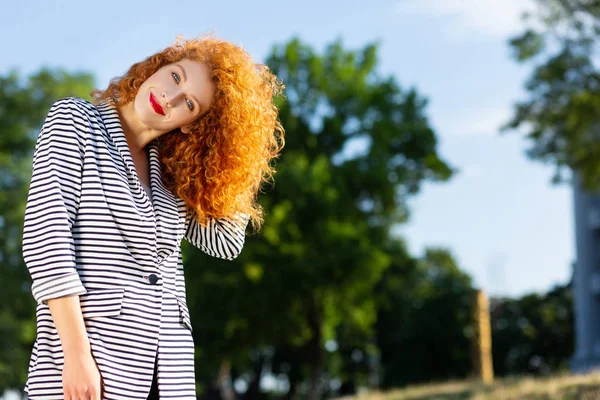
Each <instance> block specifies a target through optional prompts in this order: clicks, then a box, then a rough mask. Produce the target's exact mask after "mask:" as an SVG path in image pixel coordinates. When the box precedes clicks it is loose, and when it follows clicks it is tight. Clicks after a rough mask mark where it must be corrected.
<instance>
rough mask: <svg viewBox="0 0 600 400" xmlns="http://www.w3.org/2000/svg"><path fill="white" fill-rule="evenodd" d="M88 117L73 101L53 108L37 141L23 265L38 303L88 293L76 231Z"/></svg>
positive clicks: (25, 225) (25, 230)
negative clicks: (77, 251)
mask: <svg viewBox="0 0 600 400" xmlns="http://www.w3.org/2000/svg"><path fill="white" fill-rule="evenodd" d="M88 129H89V127H88V122H87V120H86V118H85V116H84V113H83V112H82V110H81V109H80V106H78V105H77V103H76V100H75V99H72V98H66V99H61V100H59V101H57V102H56V103H54V104H53V106H52V107H51V109H50V112H49V113H48V116H47V117H46V120H45V121H44V125H43V126H42V129H41V131H40V134H39V136H38V138H37V142H36V146H35V151H34V154H33V171H32V176H31V184H30V186H29V194H28V196H27V204H26V207H25V220H24V225H23V242H22V249H23V259H24V260H25V264H26V266H27V268H28V270H29V273H30V274H31V277H32V280H33V285H32V287H31V291H32V294H33V297H34V298H35V299H36V301H37V302H38V303H46V302H47V300H49V299H54V298H58V297H64V296H70V295H79V294H84V293H86V290H85V288H84V286H83V284H82V283H81V280H80V279H79V274H78V273H77V269H76V267H75V246H74V241H73V236H72V234H71V228H72V226H73V223H74V220H75V215H76V214H77V208H78V207H79V197H80V193H81V175H82V170H83V160H84V156H85V137H86V135H85V133H86V132H87V130H88Z"/></svg>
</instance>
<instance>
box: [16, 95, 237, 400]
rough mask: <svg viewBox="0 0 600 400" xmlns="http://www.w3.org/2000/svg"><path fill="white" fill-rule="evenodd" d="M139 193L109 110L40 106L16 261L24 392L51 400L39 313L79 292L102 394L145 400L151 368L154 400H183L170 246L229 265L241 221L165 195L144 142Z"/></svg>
mask: <svg viewBox="0 0 600 400" xmlns="http://www.w3.org/2000/svg"><path fill="white" fill-rule="evenodd" d="M149 166H150V178H151V185H150V188H151V194H152V196H151V197H149V196H148V194H147V193H146V191H145V190H144V188H143V186H142V184H141V182H140V180H139V178H138V176H137V172H136V169H135V166H134V163H133V159H132V157H131V153H130V151H129V147H128V145H127V142H126V140H125V135H124V133H123V130H122V128H121V123H120V120H119V117H118V114H117V111H116V109H115V107H114V105H113V104H112V103H106V102H105V103H100V104H98V105H93V104H91V103H89V102H87V101H85V100H83V99H79V98H64V99H61V100H59V101H57V102H56V103H54V104H53V106H52V107H51V109H50V112H49V114H48V116H47V118H46V120H45V122H44V124H43V126H42V129H41V131H40V134H39V136H38V139H37V142H36V146H35V152H34V156H33V171H32V177H31V185H30V187H29V194H28V197H27V205H26V211H25V221H24V228H23V242H22V247H23V258H24V260H25V264H26V266H27V268H28V270H29V272H30V274H31V277H32V281H33V284H32V287H31V291H32V294H33V297H34V298H35V300H36V301H37V310H36V318H37V337H36V340H35V344H34V347H33V350H32V354H31V360H30V364H29V373H28V379H27V383H26V385H25V391H26V393H27V394H28V396H29V398H31V399H34V400H36V399H44V400H53V399H63V398H64V396H63V391H62V368H63V353H62V348H61V343H60V339H59V337H58V334H57V331H56V327H55V326H54V323H53V320H52V316H51V314H50V310H49V308H48V306H47V301H48V300H49V299H54V298H59V297H63V296H70V295H79V297H80V303H81V311H82V314H83V318H84V321H85V326H86V331H87V334H88V337H89V340H90V344H91V351H92V355H93V357H94V359H95V361H96V363H97V365H98V368H99V370H100V374H101V376H102V381H103V397H102V398H103V399H107V400H109V399H111V400H134V399H135V400H138V399H139V400H142V399H144V400H145V399H146V398H147V396H148V393H149V390H150V385H151V382H152V377H153V372H154V367H155V362H156V363H157V365H156V367H157V376H158V388H159V391H160V396H161V399H163V398H164V399H178V400H185V399H195V398H196V394H195V379H194V343H193V340H192V335H191V330H192V327H191V324H190V316H189V311H188V307H187V305H186V300H185V280H184V274H183V264H182V258H181V250H180V244H181V239H182V238H185V239H186V240H188V241H189V242H190V243H192V244H193V245H194V246H196V247H198V248H200V249H202V250H203V251H204V252H206V253H208V254H210V255H211V256H215V257H219V258H224V259H230V260H231V259H233V258H235V257H236V256H237V255H238V254H239V253H240V251H241V250H242V247H243V245H244V236H245V229H246V226H247V223H248V216H246V215H242V214H237V215H235V216H233V217H232V218H229V219H213V220H211V221H210V223H209V224H208V225H207V226H201V225H199V224H198V223H197V221H196V219H195V214H194V212H193V211H188V210H187V209H186V206H185V203H184V202H183V200H181V199H180V198H178V197H176V196H174V195H173V194H172V193H171V192H170V191H169V190H167V189H166V188H165V186H164V185H163V183H162V180H161V168H160V163H159V154H158V148H157V144H156V141H152V142H151V143H150V144H149Z"/></svg>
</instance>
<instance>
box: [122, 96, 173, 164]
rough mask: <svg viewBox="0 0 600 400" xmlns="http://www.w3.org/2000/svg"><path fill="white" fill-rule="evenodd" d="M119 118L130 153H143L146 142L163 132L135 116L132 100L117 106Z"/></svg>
mask: <svg viewBox="0 0 600 400" xmlns="http://www.w3.org/2000/svg"><path fill="white" fill-rule="evenodd" d="M117 113H118V114H119V119H120V120H121V126H122V128H123V133H124V134H125V139H126V140H127V145H128V146H129V151H130V152H131V154H132V155H135V154H138V153H143V152H144V151H145V149H146V146H147V145H148V143H150V142H151V141H152V140H154V139H156V138H157V137H159V136H160V135H162V133H163V132H159V131H156V130H154V129H150V128H148V126H146V125H144V124H143V123H142V122H141V121H140V120H139V119H138V117H137V115H136V113H135V109H134V107H133V102H129V103H127V104H124V105H123V106H120V107H118V108H117Z"/></svg>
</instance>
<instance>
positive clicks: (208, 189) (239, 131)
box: [92, 36, 284, 230]
mask: <svg viewBox="0 0 600 400" xmlns="http://www.w3.org/2000/svg"><path fill="white" fill-rule="evenodd" d="M182 59H190V60H193V61H199V62H202V63H205V64H206V65H207V66H208V69H209V71H210V76H211V79H212V81H213V83H214V85H215V94H214V97H213V103H212V105H211V107H210V108H209V109H208V111H207V112H205V113H204V114H203V115H202V116H200V117H199V118H198V119H197V120H196V121H195V122H193V123H192V124H191V125H189V126H186V127H185V128H186V129H185V132H184V131H182V130H181V129H177V130H175V131H172V132H169V133H167V134H164V135H162V136H161V137H160V138H159V139H158V144H159V151H160V162H161V164H162V170H163V175H162V176H163V181H164V184H165V186H166V187H167V188H168V189H169V190H170V191H171V192H172V193H174V194H175V195H177V196H179V197H180V198H181V199H183V200H184V201H185V203H186V204H187V206H188V207H189V209H191V210H194V211H195V212H196V217H197V220H198V222H199V223H200V224H202V225H204V224H206V223H207V222H208V220H209V218H231V217H233V216H234V215H236V214H237V213H242V214H246V215H249V217H250V222H251V225H252V226H253V227H254V228H255V229H256V230H258V229H260V226H261V225H262V222H263V212H262V208H261V206H260V205H259V204H258V202H257V196H258V192H259V190H260V188H261V185H262V183H263V182H266V181H272V179H273V175H274V174H275V169H274V167H273V166H272V165H271V161H272V160H273V159H274V158H275V157H277V156H278V154H279V152H280V151H281V149H282V148H283V146H284V129H283V127H282V125H281V123H280V122H279V120H278V110H277V107H276V106H275V104H274V102H273V99H274V97H275V96H276V95H279V94H281V92H282V91H283V88H284V86H283V84H282V83H281V82H280V81H279V80H278V79H277V77H276V76H274V75H273V74H272V73H271V72H270V70H269V69H268V68H267V67H266V66H264V65H260V64H255V63H254V62H253V61H252V59H251V57H250V55H249V54H248V53H247V52H246V51H244V50H243V48H241V47H238V46H235V45H233V44H231V43H228V42H225V41H222V40H219V39H216V38H212V37H208V36H205V37H201V38H199V39H193V40H183V39H181V38H178V39H177V41H176V42H175V44H174V45H172V46H170V47H167V48H166V49H164V50H163V51H161V52H159V53H156V54H154V55H152V56H150V57H148V58H147V59H145V60H144V61H142V62H139V63H136V64H134V65H133V66H131V68H130V69H129V71H127V73H126V74H125V75H124V76H122V77H118V78H114V79H113V80H112V81H111V82H110V84H109V86H108V88H107V89H106V90H104V91H99V90H96V91H94V92H93V93H92V97H93V98H95V100H96V101H97V102H100V101H107V100H110V101H112V102H114V103H115V105H116V106H122V105H124V104H127V103H129V102H131V101H133V100H134V99H135V96H136V94H137V92H138V89H139V88H140V86H141V85H142V83H143V82H144V81H145V80H146V79H148V78H149V77H150V76H151V75H153V74H154V73H155V72H156V71H158V70H159V69H160V68H162V67H164V66H166V65H169V64H173V63H175V62H178V61H180V60H182ZM188 130H189V133H186V132H188Z"/></svg>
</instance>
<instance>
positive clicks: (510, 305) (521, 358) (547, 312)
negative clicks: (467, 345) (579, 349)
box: [490, 284, 575, 376]
mask: <svg viewBox="0 0 600 400" xmlns="http://www.w3.org/2000/svg"><path fill="white" fill-rule="evenodd" d="M490 303H491V307H490V313H491V324H492V353H493V362H494V371H495V373H496V374H497V375H500V376H503V375H509V374H510V375H517V374H534V375H547V374H549V373H553V372H556V371H559V370H561V369H567V368H568V361H569V358H570V357H571V355H572V354H573V351H574V347H575V346H574V339H575V338H574V330H573V327H574V321H573V296H572V293H571V285H570V284H568V285H560V286H556V287H555V288H553V289H552V290H550V291H549V292H548V293H545V294H528V295H525V296H523V297H521V298H518V299H493V300H492V301H491V302H490Z"/></svg>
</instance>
